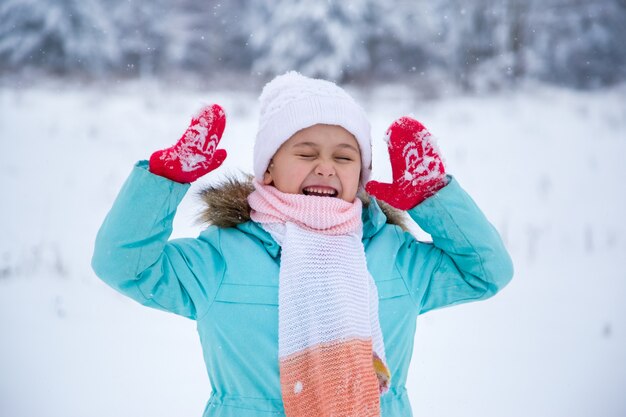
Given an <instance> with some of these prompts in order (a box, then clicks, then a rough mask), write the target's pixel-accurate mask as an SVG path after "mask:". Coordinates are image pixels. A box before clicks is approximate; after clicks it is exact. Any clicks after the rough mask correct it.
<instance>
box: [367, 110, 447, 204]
mask: <svg viewBox="0 0 626 417" xmlns="http://www.w3.org/2000/svg"><path fill="white" fill-rule="evenodd" d="M386 138H387V148H388V149H389V159H390V160H391V171H392V175H393V183H392V184H385V183H380V182H377V181H370V182H368V183H367V184H366V185H365V189H366V190H367V192H368V193H369V194H371V195H373V196H374V197H376V198H377V199H379V200H382V201H385V202H386V203H388V204H390V205H392V206H393V207H395V208H398V209H400V210H409V209H412V208H413V207H415V206H416V205H418V204H419V203H421V202H422V201H424V200H425V199H427V198H428V197H430V196H432V195H433V194H435V193H436V192H437V191H439V190H440V189H441V188H443V187H444V186H445V185H446V184H447V183H448V179H447V177H446V172H445V169H444V167H443V163H442V162H441V157H440V156H439V153H438V150H437V147H436V144H435V143H434V139H433V138H432V136H431V135H430V133H429V132H428V130H426V128H425V127H424V126H423V125H422V124H421V123H420V122H418V121H417V120H415V119H412V118H410V117H401V118H399V119H398V120H396V121H395V122H393V123H392V124H391V126H389V129H387V137H386Z"/></svg>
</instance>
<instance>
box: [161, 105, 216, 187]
mask: <svg viewBox="0 0 626 417" xmlns="http://www.w3.org/2000/svg"><path fill="white" fill-rule="evenodd" d="M225 126H226V114H225V113H224V110H222V108H221V107H220V106H219V105H217V104H212V105H210V106H207V107H204V108H203V109H202V110H200V113H199V114H198V115H197V116H195V117H194V118H192V119H191V124H190V125H189V127H188V128H187V130H186V131H185V133H184V134H183V136H182V137H181V138H180V139H179V140H178V142H176V144H175V145H174V146H172V147H170V148H167V149H163V150H161V151H156V152H155V153H153V154H152V156H151V157H150V172H152V173H153V174H156V175H160V176H162V177H165V178H168V179H170V180H172V181H176V182H181V183H187V182H193V181H195V180H197V179H198V178H200V177H201V176H203V175H205V174H208V173H209V172H211V171H213V170H214V169H216V168H218V167H219V166H220V165H222V162H224V159H226V151H225V150H224V149H217V144H218V143H219V142H220V139H221V137H222V133H223V132H224V127H225Z"/></svg>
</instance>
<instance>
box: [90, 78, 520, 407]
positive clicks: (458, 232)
mask: <svg viewBox="0 0 626 417" xmlns="http://www.w3.org/2000/svg"><path fill="white" fill-rule="evenodd" d="M260 102H261V115H260V123H259V130H258V133H257V137H256V142H255V145H254V179H251V180H250V181H248V182H245V181H243V182H239V181H236V180H229V181H227V182H225V183H224V184H222V185H220V186H217V187H211V188H209V189H207V190H205V191H204V200H205V201H206V202H207V210H206V212H205V215H204V219H205V220H206V221H207V222H209V223H210V226H209V227H208V228H207V229H206V230H204V231H203V232H202V233H201V234H200V236H199V237H198V238H195V239H174V240H168V238H169V236H170V234H171V231H172V220H173V217H174V214H175V212H176V207H177V206H178V204H179V202H180V201H181V199H182V198H183V196H184V195H185V193H186V191H187V190H188V188H189V186H190V185H189V183H191V182H193V181H195V180H196V179H197V178H199V177H201V176H202V175H205V174H206V173H208V172H210V171H212V170H214V169H216V168H218V167H219V166H220V164H221V163H222V162H223V161H224V159H225V157H226V152H225V151H224V150H223V149H217V145H218V143H219V141H220V138H221V136H222V132H223V130H224V126H225V114H224V112H223V110H222V109H221V108H220V107H219V106H217V105H213V106H209V107H207V108H205V109H203V111H202V112H201V113H200V114H199V115H198V116H197V117H195V118H193V119H192V122H191V125H190V126H189V128H188V129H187V131H186V132H185V133H184V135H183V136H182V137H181V139H180V140H179V141H178V142H177V143H176V144H175V145H174V146H172V147H171V148H168V149H165V150H162V151H158V152H155V153H154V154H153V155H152V156H151V158H150V161H149V162H146V161H142V162H139V163H138V164H137V165H136V166H135V168H134V169H133V171H132V173H131V175H130V177H129V178H128V180H127V181H126V183H125V184H124V186H123V187H122V190H121V192H120V194H119V196H118V197H117V199H116V201H115V203H114V205H113V207H112V209H111V211H110V212H109V214H108V215H107V217H106V219H105V221H104V223H103V225H102V227H101V229H100V231H99V233H98V236H97V239H96V245H95V252H94V256H93V261H92V264H93V268H94V270H95V271H96V273H97V275H98V276H99V277H101V278H102V279H103V280H104V281H105V282H106V283H108V284H109V285H111V286H112V287H113V288H115V289H117V290H118V291H120V292H122V293H124V294H126V295H128V296H130V297H132V298H133V299H135V300H137V301H139V302H140V303H142V304H144V305H147V306H150V307H154V308H159V309H163V310H166V311H170V312H173V313H176V314H180V315H183V316H185V317H188V318H191V319H193V320H196V321H197V328H198V332H199V334H200V340H201V343H202V348H203V353H204V359H205V362H206V367H207V372H208V374H209V378H210V381H211V386H212V395H211V398H210V399H209V401H208V404H207V407H206V409H205V412H204V416H205V417H217V416H219V417H231V416H233V417H234V416H237V417H260V416H270V415H272V416H284V415H286V416H288V417H296V416H298V417H300V416H315V417H329V416H336V417H339V416H341V417H349V416H351V417H357V416H358V417H368V416H394V417H402V416H407V417H408V416H411V415H412V414H411V407H410V404H409V400H408V396H407V391H406V388H405V382H406V378H407V370H408V368H409V363H410V360H411V355H412V348H413V340H414V333H415V324H416V318H417V316H418V315H419V314H423V313H425V312H427V311H430V310H433V309H436V308H441V307H445V306H450V305H453V304H459V303H463V302H469V301H476V300H482V299H485V298H488V297H490V296H492V295H494V294H495V293H496V292H498V291H499V290H500V289H501V288H502V287H503V286H505V285H506V284H507V283H508V282H509V280H510V279H511V277H512V273H513V270H512V264H511V260H510V258H509V256H508V254H507V252H506V250H505V248H504V246H503V244H502V241H501V240H500V237H499V235H498V233H497V231H496V230H495V229H494V228H493V226H491V224H490V223H489V222H488V221H487V219H486V218H485V217H484V215H483V214H482V213H481V211H480V210H479V209H478V207H477V206H476V205H475V203H474V202H473V201H472V200H471V198H470V197H469V196H468V195H467V194H466V193H465V192H464V191H463V190H462V188H461V187H460V186H459V184H458V183H457V181H456V180H455V179H454V178H453V177H451V176H448V175H446V173H445V169H444V166H443V164H442V162H441V158H440V155H439V153H438V151H437V149H436V147H435V146H434V144H433V141H432V139H431V136H430V134H429V133H428V131H427V130H426V129H425V128H424V127H423V126H422V125H421V124H420V123H419V122H418V121H416V120H414V119H411V118H407V117H403V118H400V119H398V120H396V121H395V122H394V123H392V125H391V126H390V128H389V129H388V131H387V140H388V150H389V154H390V159H391V164H392V170H393V182H392V183H391V184H382V183H378V182H376V181H369V177H370V172H371V160H372V155H371V139H370V126H369V123H368V121H367V118H366V116H365V113H364V111H363V110H362V109H361V107H360V106H359V105H358V104H357V103H356V102H355V101H354V100H353V99H352V98H351V97H350V96H349V95H348V94H347V93H346V92H345V91H344V90H342V89H341V88H339V87H338V86H336V85H335V84H333V83H330V82H328V81H323V80H316V79H310V78H307V77H304V76H302V75H300V74H297V73H294V72H290V73H287V74H284V75H282V76H279V77H277V78H275V79H274V80H272V81H271V82H270V83H268V84H267V85H266V86H265V88H264V89H263V92H262V94H261V97H260ZM364 189H365V190H366V191H367V193H366V192H364V191H363V190H364ZM404 211H406V212H407V213H408V214H409V216H410V217H411V218H412V219H413V220H414V221H416V222H417V223H418V224H419V225H420V226H421V228H422V229H424V230H425V231H426V232H428V233H430V235H431V236H432V238H433V242H432V243H423V242H419V241H417V240H416V239H415V238H414V237H413V236H412V235H411V234H409V233H408V232H406V231H405V230H404V228H403V225H402V216H401V214H402V212H404Z"/></svg>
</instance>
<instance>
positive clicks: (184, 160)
mask: <svg viewBox="0 0 626 417" xmlns="http://www.w3.org/2000/svg"><path fill="white" fill-rule="evenodd" d="M224 123H225V115H224V112H223V110H222V109H221V108H220V107H219V106H216V105H213V106H209V107H206V108H205V109H203V111H202V112H201V113H200V114H198V115H197V116H196V117H194V118H193V119H192V123H191V125H190V126H189V128H188V129H187V131H186V132H185V133H184V134H183V136H182V137H181V139H180V140H179V141H178V142H177V143H176V144H175V145H174V146H172V147H171V148H168V149H165V150H162V151H158V152H155V153H154V154H153V155H152V157H151V159H150V163H148V162H146V161H142V162H139V163H138V164H137V165H136V166H135V167H134V169H133V171H132V172H131V175H130V176H129V178H128V179H127V180H126V182H125V183H124V185H123V187H122V189H121V191H120V193H119V195H118V197H117V198H116V200H115V202H114V204H113V207H112V208H111V210H110V211H109V213H108V215H107V216H106V218H105V220H104V222H103V224H102V226H101V228H100V230H99V232H98V235H97V237H96V242H95V247H94V254H93V258H92V267H93V269H94V271H95V272H96V274H97V275H98V276H99V277H100V278H101V279H102V280H103V281H105V282H106V283H107V284H108V285H110V286H111V287H113V288H115V289H116V290H118V291H120V292H122V293H123V294H125V295H127V296H129V297H131V298H133V299H135V300H137V301H139V302H140V303H142V304H145V305H147V306H150V307H154V308H159V309H162V310H167V311H171V312H174V313H177V314H180V315H183V316H186V317H189V318H196V317H198V315H200V314H202V313H203V310H204V309H206V308H207V305H208V304H207V303H208V300H209V298H210V297H209V295H210V294H211V292H212V290H213V289H215V288H217V286H218V285H219V280H220V279H221V275H222V274H223V270H224V266H223V262H222V259H221V256H220V254H219V253H218V251H217V250H216V249H215V248H213V247H211V246H210V245H208V244H207V243H205V242H201V241H199V240H197V239H177V240H171V241H169V237H170V235H171V232H172V223H173V220H174V215H175V213H176V209H177V207H178V204H179V203H180V201H181V200H182V198H183V197H184V195H185V193H186V192H187V190H188V189H189V184H188V183H189V182H191V181H194V180H195V179H197V178H199V177H200V176H202V175H204V174H206V173H208V172H210V171H211V170H213V169H215V168H217V167H218V166H219V165H220V164H221V163H222V162H223V160H224V158H225V157H226V152H225V151H223V150H216V147H217V144H218V142H219V139H220V137H221V135H222V132H223V130H224ZM197 271H202V273H201V274H200V275H197V274H196V272H197ZM207 277H208V279H207Z"/></svg>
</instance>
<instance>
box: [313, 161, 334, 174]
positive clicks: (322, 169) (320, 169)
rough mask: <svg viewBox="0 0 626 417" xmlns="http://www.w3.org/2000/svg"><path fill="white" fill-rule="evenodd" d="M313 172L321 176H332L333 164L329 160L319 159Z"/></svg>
mask: <svg viewBox="0 0 626 417" xmlns="http://www.w3.org/2000/svg"><path fill="white" fill-rule="evenodd" d="M315 174H317V175H320V176H322V177H332V176H333V175H335V165H334V164H333V163H332V162H330V161H320V162H319V163H318V164H317V166H316V167H315Z"/></svg>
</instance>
